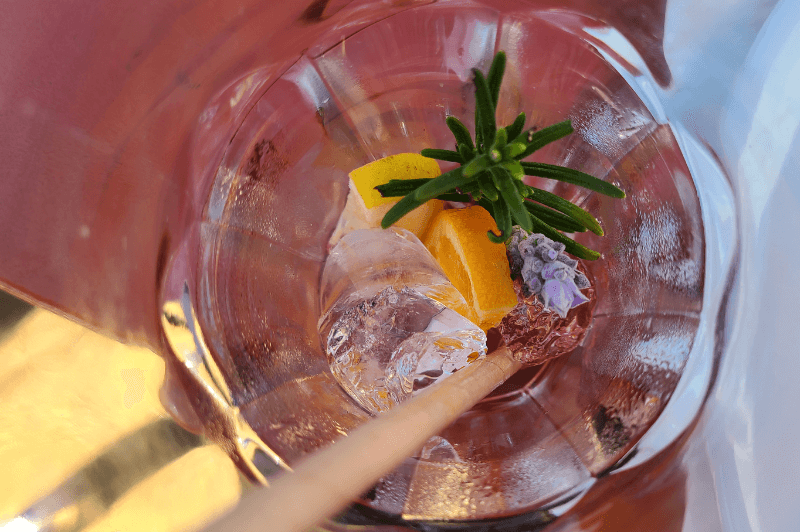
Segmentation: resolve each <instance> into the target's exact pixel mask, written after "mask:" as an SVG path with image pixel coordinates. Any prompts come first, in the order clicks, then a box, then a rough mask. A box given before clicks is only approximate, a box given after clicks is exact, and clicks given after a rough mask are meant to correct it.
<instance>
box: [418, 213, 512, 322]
mask: <svg viewBox="0 0 800 532" xmlns="http://www.w3.org/2000/svg"><path fill="white" fill-rule="evenodd" d="M489 230H492V231H494V232H495V233H497V232H498V231H497V225H496V224H495V221H494V219H493V218H492V217H491V215H490V214H489V213H488V212H487V211H486V209H484V208H483V207H478V206H473V207H467V208H465V209H451V210H446V211H442V212H440V213H439V214H438V215H437V216H436V218H434V219H433V221H432V222H431V226H430V228H429V230H428V234H427V235H425V239H424V240H423V243H424V244H425V246H426V247H427V248H428V250H429V251H430V252H431V254H432V255H433V256H434V257H435V258H436V260H437V261H438V262H439V265H440V266H441V267H442V270H444V273H445V275H447V277H448V279H450V282H451V283H453V285H454V286H455V287H456V289H458V291H459V292H461V293H462V294H463V295H464V297H465V298H466V300H467V303H468V304H469V306H470V307H471V309H472V312H473V315H472V316H466V317H467V318H469V319H471V320H472V321H474V322H475V323H477V324H478V325H479V326H480V327H481V328H482V329H483V330H484V331H486V330H488V329H490V328H491V327H494V326H495V325H497V324H498V323H500V320H502V319H503V317H504V316H505V315H506V314H508V313H509V311H511V309H513V308H514V307H515V306H516V305H517V295H516V293H515V292H514V285H513V284H512V283H511V271H510V270H509V267H508V259H507V258H506V247H505V245H503V244H495V243H493V242H492V241H490V240H489V238H488V237H487V236H486V231H489Z"/></svg>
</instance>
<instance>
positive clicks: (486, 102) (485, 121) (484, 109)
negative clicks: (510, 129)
mask: <svg viewBox="0 0 800 532" xmlns="http://www.w3.org/2000/svg"><path fill="white" fill-rule="evenodd" d="M472 72H473V74H474V75H475V80H474V81H475V107H476V109H477V112H478V122H477V123H476V124H475V134H476V135H477V134H478V133H480V135H481V139H482V140H483V145H484V146H485V147H487V148H488V147H489V146H492V144H494V134H495V131H496V130H497V124H496V123H495V117H494V104H493V103H492V95H491V94H490V92H489V86H488V85H487V84H486V78H484V77H483V74H481V71H480V70H477V69H474V68H473V69H472Z"/></svg>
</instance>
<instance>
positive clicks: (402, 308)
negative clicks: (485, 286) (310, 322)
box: [320, 229, 486, 414]
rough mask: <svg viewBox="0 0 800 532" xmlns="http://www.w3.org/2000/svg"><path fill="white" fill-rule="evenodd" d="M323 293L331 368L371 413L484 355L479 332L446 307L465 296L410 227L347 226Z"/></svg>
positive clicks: (460, 304)
mask: <svg viewBox="0 0 800 532" xmlns="http://www.w3.org/2000/svg"><path fill="white" fill-rule="evenodd" d="M340 248H341V249H340ZM321 293H322V309H323V317H322V319H321V320H320V333H321V335H322V338H323V340H325V341H326V342H327V345H326V353H327V355H328V361H329V362H330V365H331V371H332V373H333V375H334V377H335V378H336V379H337V380H338V382H339V383H340V384H341V386H342V387H343V388H344V389H345V390H346V391H347V392H348V393H349V394H350V395H351V396H352V397H353V398H354V399H355V400H356V401H357V402H358V403H359V404H360V405H361V406H363V407H364V408H365V409H366V410H368V411H369V412H371V413H373V414H376V413H378V412H383V411H386V410H388V409H390V408H391V407H393V406H394V405H396V404H397V403H399V402H401V401H403V400H405V399H407V398H408V397H410V396H411V395H413V394H415V393H417V392H419V391H421V390H422V389H424V388H426V387H428V386H430V385H431V384H433V383H435V382H438V381H439V380H440V379H442V378H444V377H446V376H448V375H451V374H452V373H453V372H455V371H457V370H458V369H460V368H462V367H464V366H466V365H467V364H469V363H471V362H474V361H475V360H478V359H480V358H483V357H484V356H485V355H486V335H485V334H484V332H483V331H482V330H481V329H480V328H479V327H478V326H477V325H475V324H473V323H472V322H470V321H469V320H467V319H466V318H464V317H463V316H462V315H461V314H459V313H458V312H456V311H455V310H453V308H452V307H462V308H465V307H466V303H465V302H464V299H463V296H461V294H460V293H459V292H458V291H457V290H455V288H454V287H453V286H452V285H451V284H450V282H449V281H447V278H446V277H445V276H444V274H443V273H442V272H441V270H440V269H439V268H438V265H437V264H436V262H435V260H434V259H433V257H431V256H430V253H428V250H427V249H425V246H423V245H422V243H421V242H420V241H419V240H418V239H417V238H416V237H415V236H414V235H413V234H411V233H410V232H408V231H405V230H391V229H390V230H381V229H376V230H364V231H354V232H353V233H349V234H348V235H347V236H345V237H344V238H343V239H342V240H341V241H340V242H339V244H337V246H336V247H335V248H334V250H333V251H332V252H331V254H330V255H329V257H328V262H327V263H326V266H325V270H324V272H323V281H322V291H321ZM450 302H452V303H454V304H453V305H450V304H446V303H450Z"/></svg>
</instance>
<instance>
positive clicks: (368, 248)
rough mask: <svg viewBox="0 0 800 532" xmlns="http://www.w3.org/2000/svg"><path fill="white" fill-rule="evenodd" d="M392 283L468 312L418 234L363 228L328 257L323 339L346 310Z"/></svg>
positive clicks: (322, 291) (322, 301)
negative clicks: (331, 325)
mask: <svg viewBox="0 0 800 532" xmlns="http://www.w3.org/2000/svg"><path fill="white" fill-rule="evenodd" d="M388 286H391V287H393V288H395V289H396V290H400V289H402V288H406V287H407V288H413V289H415V290H416V291H418V292H419V293H421V294H423V295H425V296H427V297H430V298H431V299H434V300H436V301H438V302H440V303H442V304H443V305H444V306H446V307H448V308H450V309H453V310H454V311H456V312H458V313H459V314H461V315H462V316H467V315H469V311H468V307H467V301H466V300H465V299H464V296H463V295H461V293H460V292H459V291H458V290H456V288H455V287H454V286H453V285H452V283H450V281H449V280H448V279H447V277H446V276H445V274H444V272H442V269H441V268H440V267H439V263H437V262H436V259H434V258H433V256H432V255H431V254H430V252H429V251H428V250H427V248H425V246H424V245H423V244H422V242H420V240H419V239H418V238H417V237H416V236H414V234H412V233H411V232H409V231H407V230H405V229H397V228H394V227H390V228H389V229H359V230H356V231H352V232H350V233H348V234H347V235H345V236H344V237H343V238H342V239H341V240H340V241H339V243H338V244H336V246H335V247H334V248H333V249H332V250H331V252H330V254H329V255H328V258H327V260H326V262H325V268H324V270H323V272H322V282H321V287H320V307H321V309H322V318H321V320H320V330H324V335H323V338H325V337H326V335H327V330H328V329H329V328H330V324H332V323H333V322H334V321H336V320H337V319H338V317H339V315H340V314H341V313H342V312H344V311H345V310H347V309H349V308H351V307H353V306H354V305H356V304H358V303H359V302H361V301H364V300H366V299H369V298H371V297H374V296H375V295H376V294H378V292H381V291H382V290H383V289H384V288H386V287H388Z"/></svg>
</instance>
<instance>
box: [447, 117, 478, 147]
mask: <svg viewBox="0 0 800 532" xmlns="http://www.w3.org/2000/svg"><path fill="white" fill-rule="evenodd" d="M445 122H446V123H447V127H449V128H450V131H452V132H453V136H454V137H455V138H456V144H463V145H465V146H467V147H468V148H469V149H470V150H472V151H475V145H474V144H473V143H472V137H470V135H469V130H468V129H467V126H465V125H464V124H463V123H462V122H461V120H459V119H458V118H456V117H455V116H448V117H447V118H446V119H445Z"/></svg>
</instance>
